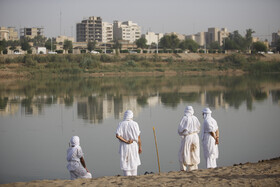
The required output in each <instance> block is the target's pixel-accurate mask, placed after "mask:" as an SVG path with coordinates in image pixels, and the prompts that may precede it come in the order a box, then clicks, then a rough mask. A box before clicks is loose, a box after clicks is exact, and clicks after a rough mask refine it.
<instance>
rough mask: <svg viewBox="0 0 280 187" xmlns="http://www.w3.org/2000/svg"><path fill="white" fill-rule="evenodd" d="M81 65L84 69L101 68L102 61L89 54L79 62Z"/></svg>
mask: <svg viewBox="0 0 280 187" xmlns="http://www.w3.org/2000/svg"><path fill="white" fill-rule="evenodd" d="M79 66H80V67H81V68H84V69H90V68H99V67H100V61H99V60H98V59H96V58H94V57H92V56H88V55H87V56H84V57H83V59H82V60H81V62H80V63H79Z"/></svg>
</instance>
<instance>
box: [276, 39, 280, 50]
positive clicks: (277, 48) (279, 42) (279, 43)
mask: <svg viewBox="0 0 280 187" xmlns="http://www.w3.org/2000/svg"><path fill="white" fill-rule="evenodd" d="M276 50H277V51H280V38H279V39H278V40H277V42H276Z"/></svg>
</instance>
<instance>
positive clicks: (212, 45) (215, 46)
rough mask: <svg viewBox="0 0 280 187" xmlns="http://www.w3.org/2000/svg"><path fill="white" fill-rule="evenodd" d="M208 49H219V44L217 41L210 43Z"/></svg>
mask: <svg viewBox="0 0 280 187" xmlns="http://www.w3.org/2000/svg"><path fill="white" fill-rule="evenodd" d="M209 48H210V49H221V46H220V43H219V42H218V41H216V42H212V43H210V46H209Z"/></svg>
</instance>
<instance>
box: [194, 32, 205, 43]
mask: <svg viewBox="0 0 280 187" xmlns="http://www.w3.org/2000/svg"><path fill="white" fill-rule="evenodd" d="M195 41H196V43H198V45H199V46H204V45H205V32H198V33H197V34H196V35H195Z"/></svg>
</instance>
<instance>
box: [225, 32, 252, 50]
mask: <svg viewBox="0 0 280 187" xmlns="http://www.w3.org/2000/svg"><path fill="white" fill-rule="evenodd" d="M225 49H226V50H241V51H245V50H246V49H247V42H246V39H245V38H244V37H242V36H241V35H240V34H239V32H238V31H234V32H233V33H231V34H230V35H229V38H227V39H226V40H225Z"/></svg>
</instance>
